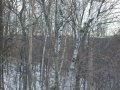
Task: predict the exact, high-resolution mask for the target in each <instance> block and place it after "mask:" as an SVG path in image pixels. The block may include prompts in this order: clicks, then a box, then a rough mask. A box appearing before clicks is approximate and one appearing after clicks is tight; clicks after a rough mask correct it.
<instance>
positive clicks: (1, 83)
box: [0, 0, 4, 90]
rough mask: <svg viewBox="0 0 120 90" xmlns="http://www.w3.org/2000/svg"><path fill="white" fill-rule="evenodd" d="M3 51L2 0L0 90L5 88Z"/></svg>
mask: <svg viewBox="0 0 120 90" xmlns="http://www.w3.org/2000/svg"><path fill="white" fill-rule="evenodd" d="M2 51H3V1H2V0H0V90H4V79H3V58H2Z"/></svg>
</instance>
